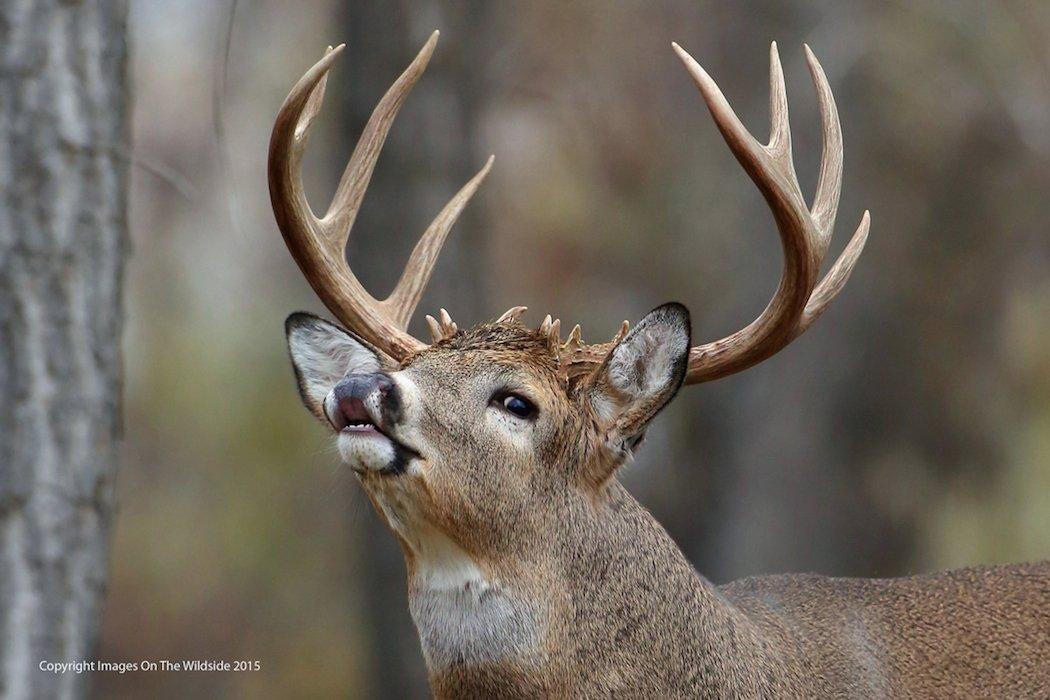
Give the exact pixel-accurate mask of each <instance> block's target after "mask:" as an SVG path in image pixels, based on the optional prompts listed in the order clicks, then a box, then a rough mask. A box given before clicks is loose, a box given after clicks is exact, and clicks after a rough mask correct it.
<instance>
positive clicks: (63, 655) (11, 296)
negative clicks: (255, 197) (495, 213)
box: [0, 0, 129, 698]
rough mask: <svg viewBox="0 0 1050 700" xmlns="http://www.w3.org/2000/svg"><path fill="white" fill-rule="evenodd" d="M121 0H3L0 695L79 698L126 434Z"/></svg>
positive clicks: (125, 133) (0, 63)
mask: <svg viewBox="0 0 1050 700" xmlns="http://www.w3.org/2000/svg"><path fill="white" fill-rule="evenodd" d="M126 16H127V6H126V3H125V2H122V1H120V0H116V1H113V2H105V1H102V0H98V1H88V2H62V1H60V0H0V198H2V199H0V396H2V397H3V408H2V410H0V562H2V563H0V696H3V697H5V698H23V697H78V696H81V695H83V694H84V693H85V690H86V687H85V686H86V683H87V678H88V676H89V674H76V673H67V674H62V675H57V674H52V673H47V672H44V671H41V670H40V668H39V665H40V663H41V662H42V661H76V660H82V659H88V658H91V656H92V654H93V651H94V647H95V643H96V640H97V638H98V632H99V617H100V608H101V603H102V599H103V594H104V589H105V583H106V570H107V549H108V541H109V531H110V524H111V520H112V515H113V498H112V492H113V489H112V485H113V478H114V473H115V468H116V461H117V441H118V438H119V436H120V390H121V352H120V331H121V325H122V304H121V283H122V276H123V275H122V269H123V260H124V256H125V252H126V249H127V238H126V231H127V220H126V204H127V199H126V197H127V184H128V173H127V171H128V167H127V162H128V116H129V110H128V106H127V96H128V91H127V78H126V70H125V64H126V57H127V43H126Z"/></svg>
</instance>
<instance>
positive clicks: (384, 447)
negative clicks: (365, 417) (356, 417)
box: [336, 432, 396, 471]
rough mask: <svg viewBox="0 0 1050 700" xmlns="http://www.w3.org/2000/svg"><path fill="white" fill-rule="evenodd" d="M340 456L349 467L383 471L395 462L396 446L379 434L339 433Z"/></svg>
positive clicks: (337, 440)
mask: <svg viewBox="0 0 1050 700" xmlns="http://www.w3.org/2000/svg"><path fill="white" fill-rule="evenodd" d="M336 446H337V447H338V448H339V456H340V457H342V458H343V462H344V463H346V465H347V466H349V467H351V468H353V469H358V470H361V471H381V470H382V469H384V468H386V467H387V466H388V465H389V464H390V463H391V462H393V461H394V457H395V456H396V454H395V451H394V445H393V443H391V442H390V440H389V439H387V438H386V437H385V436H384V435H381V434H379V433H370V434H360V433H353V432H342V433H339V435H338V437H337V438H336Z"/></svg>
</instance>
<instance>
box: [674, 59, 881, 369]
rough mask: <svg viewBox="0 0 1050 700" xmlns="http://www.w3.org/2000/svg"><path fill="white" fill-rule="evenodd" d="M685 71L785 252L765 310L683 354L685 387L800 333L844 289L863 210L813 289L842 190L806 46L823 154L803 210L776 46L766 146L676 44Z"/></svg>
mask: <svg viewBox="0 0 1050 700" xmlns="http://www.w3.org/2000/svg"><path fill="white" fill-rule="evenodd" d="M672 46H673V47H674V50H675V51H676V52H677V53H678V57H679V58H680V59H682V63H684V64H685V67H686V70H688V71H689V73H690V75H692V76H693V80H694V81H696V84H697V86H698V87H699V88H700V92H701V94H702V95H703V97H704V100H705V101H706V102H707V106H708V108H709V109H710V110H711V116H713V117H714V120H715V124H717V125H718V129H719V131H721V132H722V136H723V137H725V140H726V143H728V144H729V148H730V149H731V150H732V151H733V154H734V155H735V156H736V158H737V160H738V161H740V164H741V165H742V166H743V167H744V170H746V171H747V174H748V175H750V176H751V179H752V180H753V181H754V183H755V184H756V185H757V186H758V189H759V190H761V192H762V195H763V196H764V197H765V198H766V202H767V203H768V204H769V207H770V209H772V210H773V218H774V219H775V220H776V224H777V229H778V230H779V231H780V242H781V245H782V246H783V249H784V269H783V272H782V274H781V277H780V285H779V287H777V291H776V293H775V294H774V295H773V298H772V299H771V300H770V302H769V304H768V305H767V306H766V308H765V310H764V311H763V312H762V313H761V314H760V315H759V317H758V318H756V319H755V320H754V321H752V322H751V323H750V324H749V325H747V326H746V327H744V328H742V329H741V330H739V331H737V332H736V333H733V334H732V335H729V336H726V337H725V338H722V339H721V340H716V341H714V342H711V343H707V344H705V345H699V346H697V347H694V348H693V349H692V351H691V352H690V353H689V369H688V371H687V373H686V379H685V382H686V383H687V384H696V383H699V382H705V381H710V380H712V379H717V378H719V377H724V376H726V375H729V374H733V373H734V372H739V371H740V370H743V369H747V368H748V367H751V366H752V365H755V364H757V363H759V362H761V361H762V360H765V359H766V358H768V357H770V356H772V355H773V354H775V353H776V352H778V351H779V350H781V349H782V348H783V347H784V346H786V345H787V344H788V343H790V342H791V341H792V340H794V339H795V338H797V337H798V336H799V335H801V334H802V333H803V332H804V331H805V330H806V329H807V328H809V326H810V324H812V323H813V321H814V320H816V318H817V317H818V316H820V314H822V313H823V312H824V310H825V309H826V308H827V306H828V304H829V303H830V302H831V300H832V299H833V298H834V297H835V295H836V294H838V293H839V291H840V290H841V289H842V287H843V286H844V285H845V284H846V280H847V279H848V278H849V275H850V272H851V271H852V270H853V265H854V263H856V262H857V258H858V257H859V256H860V253H861V250H863V248H864V243H865V241H866V240H867V238H868V226H869V223H870V217H869V214H868V212H867V211H865V212H864V216H863V217H862V218H861V222H860V226H858V227H857V231H856V233H854V234H853V238H852V239H850V242H849V244H848V245H847V246H846V249H845V250H844V251H843V252H842V254H841V255H840V256H839V258H838V260H836V261H835V264H834V265H833V266H832V268H831V270H830V271H829V272H828V274H827V276H826V277H825V278H824V279H823V280H821V282H820V284H817V275H818V273H819V272H820V264H821V262H823V260H824V256H825V254H827V251H828V244H829V243H830V242H831V232H832V229H833V228H834V226H835V213H836V211H837V210H838V206H839V191H840V190H841V188H842V130H841V128H840V127H839V116H838V110H836V109H835V99H834V97H832V94H831V87H830V86H829V85H828V80H827V78H826V77H825V76H824V70H823V69H822V68H821V67H820V63H819V62H817V59H816V57H815V56H814V55H813V52H812V51H810V49H809V46H806V47H805V51H806V62H807V63H808V64H809V71H810V74H811V75H812V76H813V83H814V85H815V86H816V88H817V101H818V103H819V105H820V119H821V125H822V132H823V139H824V152H823V155H822V157H821V163H820V178H819V180H818V182H817V192H816V195H815V196H814V198H813V207H812V209H808V208H807V207H806V202H805V199H804V198H803V195H802V190H801V188H800V187H799V184H798V177H797V176H796V175H795V166H794V163H793V162H792V160H791V130H790V127H789V126H788V107H787V94H786V92H785V90H784V71H783V69H782V68H781V67H780V56H779V55H778V54H777V45H776V42H773V44H772V46H771V47H770V49H769V73H770V75H769V85H770V96H769V102H770V112H771V121H772V129H771V133H770V137H769V143H768V144H767V145H762V144H761V143H759V142H758V141H757V140H755V137H754V136H752V135H751V134H750V133H749V132H748V130H747V129H746V128H745V127H744V125H743V124H741V123H740V119H738V118H737V116H736V114H735V113H734V112H733V108H732V107H730V106H729V103H728V102H727V101H726V98H725V96H723V95H722V91H721V90H719V89H718V85H716V84H715V81H713V80H711V77H710V76H709V75H708V74H707V73H706V72H705V71H704V69H703V68H701V67H700V65H699V64H698V63H697V62H696V61H695V60H693V57H692V56H690V55H689V54H688V53H686V52H685V51H684V50H683V49H682V47H680V46H678V44H672Z"/></svg>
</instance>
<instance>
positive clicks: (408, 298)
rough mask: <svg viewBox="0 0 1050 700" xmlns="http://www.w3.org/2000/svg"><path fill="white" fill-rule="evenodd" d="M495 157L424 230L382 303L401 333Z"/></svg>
mask: <svg viewBox="0 0 1050 700" xmlns="http://www.w3.org/2000/svg"><path fill="white" fill-rule="evenodd" d="M494 160H495V156H489V159H488V160H487V161H486V162H485V165H484V167H482V168H481V170H479V171H478V173H477V175H475V176H474V177H472V178H471V179H470V181H469V182H467V184H465V185H464V186H463V188H462V189H460V191H459V192H457V193H456V196H455V197H453V198H452V199H451V200H449V202H448V204H446V205H445V208H444V209H442V210H441V213H439V214H438V215H437V217H436V218H435V219H434V221H433V222H431V224H430V226H429V227H427V230H426V231H425V232H424V233H423V235H422V236H421V237H420V239H419V242H418V243H416V247H415V248H414V249H413V250H412V255H411V256H409V258H408V264H406V265H405V271H404V272H402V273H401V279H400V280H398V283H397V286H396V287H394V291H393V292H391V293H390V296H389V297H387V298H386V300H385V301H383V304H384V305H387V306H388V307H389V309H390V317H391V320H393V322H394V325H396V326H397V327H398V328H400V329H402V330H404V329H407V328H408V322H409V321H411V320H412V314H413V313H414V312H415V310H416V307H417V306H419V300H420V298H421V297H422V296H423V290H424V289H425V288H426V286H427V282H429V281H430V275H431V274H433V272H434V263H436V262H437V258H438V254H439V253H440V252H441V247H442V246H443V245H444V244H445V239H446V238H448V233H449V231H450V230H452V225H453V224H455V223H456V219H458V218H459V215H460V213H462V211H463V208H464V207H465V206H467V202H469V201H470V198H471V197H473V196H474V193H475V192H476V191H477V189H478V186H479V185H481V183H482V181H483V180H484V179H485V176H486V175H488V173H489V170H490V169H491V168H492V162H493V161H494Z"/></svg>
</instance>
